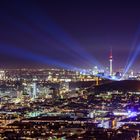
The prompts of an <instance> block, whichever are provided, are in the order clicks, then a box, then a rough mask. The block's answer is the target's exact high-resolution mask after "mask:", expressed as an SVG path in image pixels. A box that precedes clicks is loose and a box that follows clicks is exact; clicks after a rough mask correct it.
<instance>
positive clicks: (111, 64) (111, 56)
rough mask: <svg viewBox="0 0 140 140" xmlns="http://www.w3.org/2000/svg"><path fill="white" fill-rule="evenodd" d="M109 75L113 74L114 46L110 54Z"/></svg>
mask: <svg viewBox="0 0 140 140" xmlns="http://www.w3.org/2000/svg"><path fill="white" fill-rule="evenodd" d="M109 64H110V66H109V70H110V71H109V75H110V76H112V74H113V55H112V47H111V48H110V55H109Z"/></svg>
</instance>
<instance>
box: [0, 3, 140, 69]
mask: <svg viewBox="0 0 140 140" xmlns="http://www.w3.org/2000/svg"><path fill="white" fill-rule="evenodd" d="M0 18H1V19H0V66H1V67H41V66H43V67H48V66H49V67H50V66H51V67H61V68H69V67H70V68H72V67H81V68H92V67H94V66H95V65H99V66H103V67H107V66H108V65H109V62H108V58H109V51H110V48H112V50H113V61H114V69H116V68H124V67H125V65H126V64H127V63H126V62H127V59H128V57H129V56H132V58H133V54H134V53H135V50H136V49H137V47H138V46H139V43H140V40H139V39H140V34H139V32H140V4H139V3H134V2H133V1H131V3H129V2H122V1H121V0H120V1H119V0H116V1H113V0H112V1H108V0H103V1H100V0H38V1H37V0H32V1H31V0H27V1H26V0H17V1H14V0H12V1H11V0H9V1H7V0H3V1H0ZM130 60H131V59H130ZM130 60H129V61H128V63H129V62H130ZM139 61H140V57H139V53H138V54H137V55H136V56H135V59H134V60H133V62H134V64H133V65H132V68H137V69H138V68H139Z"/></svg>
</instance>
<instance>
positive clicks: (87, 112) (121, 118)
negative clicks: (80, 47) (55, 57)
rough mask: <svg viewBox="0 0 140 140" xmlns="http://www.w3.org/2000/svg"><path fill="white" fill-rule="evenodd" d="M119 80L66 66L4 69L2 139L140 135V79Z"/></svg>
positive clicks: (93, 139)
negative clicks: (82, 72)
mask: <svg viewBox="0 0 140 140" xmlns="http://www.w3.org/2000/svg"><path fill="white" fill-rule="evenodd" d="M50 76H51V78H52V79H51V80H50V79H49V78H50ZM56 77H57V78H56ZM54 78H56V79H57V80H54ZM62 79H63V80H62ZM119 82H120V81H117V82H116V83H114V82H113V81H110V80H105V79H102V78H97V77H96V76H94V75H85V74H80V73H78V72H73V71H68V70H66V71H65V70H56V69H55V70H54V69H51V70H48V69H47V70H46V69H41V70H40V69H39V70H35V69H32V70H31V69H22V70H19V69H17V70H6V71H1V81H0V139H10V138H11V139H50V140H52V139H62V140H63V139H64V140H65V139H66V140H67V139H70V140H77V139H83V140H85V139H89V140H118V139H120V140H121V139H122V140H124V139H127V140H129V139H130V140H132V139H133V140H138V139H140V136H139V130H140V129H139V128H140V123H139V119H140V107H139V104H140V98H139V94H140V88H139V87H140V83H139V81H138V82H136V81H131V82H133V83H134V82H136V83H134V84H133V87H131V88H128V89H126V87H127V86H129V87H130V85H132V84H130V85H129V83H128V82H129V81H124V83H121V84H120V85H118V84H119ZM97 83H98V84H100V85H98V84H97ZM122 85H124V87H121V86H122ZM116 86H117V87H116ZM135 86H136V87H135ZM119 87H120V88H119ZM131 89H132V90H131Z"/></svg>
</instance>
